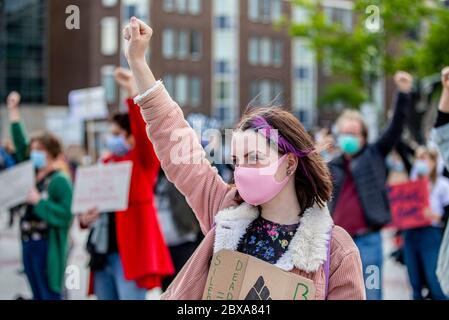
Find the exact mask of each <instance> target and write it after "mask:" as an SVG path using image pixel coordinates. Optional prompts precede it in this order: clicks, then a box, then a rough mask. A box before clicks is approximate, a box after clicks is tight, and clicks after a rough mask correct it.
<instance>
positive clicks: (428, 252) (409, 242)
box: [403, 147, 449, 300]
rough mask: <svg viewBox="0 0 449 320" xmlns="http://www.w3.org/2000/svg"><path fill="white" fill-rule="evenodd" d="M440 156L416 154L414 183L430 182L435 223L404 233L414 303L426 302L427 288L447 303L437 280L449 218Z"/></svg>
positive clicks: (431, 215) (430, 213)
mask: <svg viewBox="0 0 449 320" xmlns="http://www.w3.org/2000/svg"><path fill="white" fill-rule="evenodd" d="M438 158H439V155H438V152H436V151H435V150H430V149H427V148H425V147H420V148H418V149H417V151H416V161H415V163H414V165H413V168H412V172H411V179H412V180H416V179H422V178H426V179H428V180H429V191H430V192H429V199H430V205H429V207H428V208H426V210H425V214H426V216H427V217H428V218H429V220H430V221H431V222H432V224H431V225H429V226H426V227H420V228H414V229H409V230H404V231H403V238H404V262H405V264H406V266H407V271H408V275H409V279H410V284H411V286H412V289H413V299H415V300H423V299H424V297H423V293H422V290H423V287H424V285H426V287H427V288H428V289H429V295H428V296H429V297H430V298H431V299H434V300H447V299H448V297H447V296H445V294H444V293H443V291H442V289H441V285H440V281H439V280H438V278H437V274H436V269H437V261H438V253H439V250H440V245H441V241H442V238H443V230H444V229H443V228H444V225H445V223H446V222H447V219H448V217H449V179H448V178H446V177H444V176H443V175H441V174H439V173H438V168H437V164H438Z"/></svg>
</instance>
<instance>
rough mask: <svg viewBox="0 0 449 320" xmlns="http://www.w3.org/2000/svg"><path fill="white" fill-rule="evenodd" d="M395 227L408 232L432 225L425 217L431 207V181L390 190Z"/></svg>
mask: <svg viewBox="0 0 449 320" xmlns="http://www.w3.org/2000/svg"><path fill="white" fill-rule="evenodd" d="M388 197H389V199H390V208H391V216H392V223H391V225H392V226H393V227H396V228H397V229H399V230H407V229H413V228H419V227H425V226H429V225H431V221H430V219H429V218H427V217H426V216H425V210H426V208H428V207H429V180H427V179H419V180H416V181H410V182H406V183H401V184H395V185H392V186H390V187H389V188H388Z"/></svg>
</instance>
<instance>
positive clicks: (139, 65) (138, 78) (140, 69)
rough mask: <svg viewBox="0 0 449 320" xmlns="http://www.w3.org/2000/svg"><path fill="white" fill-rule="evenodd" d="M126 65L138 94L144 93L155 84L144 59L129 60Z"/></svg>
mask: <svg viewBox="0 0 449 320" xmlns="http://www.w3.org/2000/svg"><path fill="white" fill-rule="evenodd" d="M128 63H129V67H130V68H131V71H132V73H133V76H134V79H135V82H136V85H137V90H138V93H139V94H142V93H144V92H145V91H147V90H148V88H151V87H152V86H154V85H155V84H156V79H155V78H154V75H153V73H152V72H151V69H150V67H149V66H148V64H147V62H146V61H145V59H130V60H129V62H128Z"/></svg>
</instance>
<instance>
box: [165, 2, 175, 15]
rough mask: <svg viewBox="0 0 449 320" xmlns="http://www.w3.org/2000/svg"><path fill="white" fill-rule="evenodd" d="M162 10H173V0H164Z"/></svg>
mask: <svg viewBox="0 0 449 320" xmlns="http://www.w3.org/2000/svg"><path fill="white" fill-rule="evenodd" d="M164 10H165V11H166V12H173V11H174V10H175V0H164Z"/></svg>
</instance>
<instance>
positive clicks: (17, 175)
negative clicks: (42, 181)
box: [0, 161, 36, 209]
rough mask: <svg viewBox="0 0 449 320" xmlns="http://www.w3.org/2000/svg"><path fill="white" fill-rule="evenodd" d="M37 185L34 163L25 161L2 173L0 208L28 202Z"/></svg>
mask: <svg viewBox="0 0 449 320" xmlns="http://www.w3.org/2000/svg"><path fill="white" fill-rule="evenodd" d="M35 185H36V182H35V173H34V167H33V163H32V162H31V161H27V162H23V163H20V164H18V165H15V166H14V167H12V168H10V169H7V170H4V171H2V172H1V173H0V209H10V208H13V207H15V206H17V205H19V204H23V203H25V202H26V199H27V198H28V194H29V193H30V191H31V189H32V188H34V187H35Z"/></svg>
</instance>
